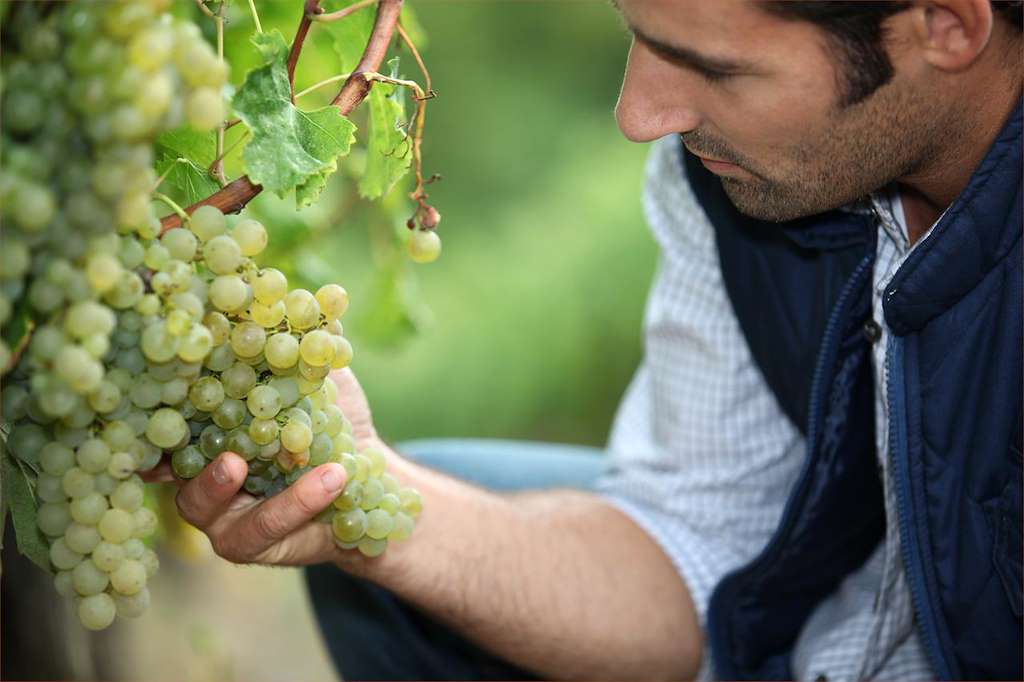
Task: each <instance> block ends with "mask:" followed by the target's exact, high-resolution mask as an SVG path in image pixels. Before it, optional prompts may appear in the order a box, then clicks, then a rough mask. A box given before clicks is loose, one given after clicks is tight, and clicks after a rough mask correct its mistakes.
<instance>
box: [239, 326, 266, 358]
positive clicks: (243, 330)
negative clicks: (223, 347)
mask: <svg viewBox="0 0 1024 682" xmlns="http://www.w3.org/2000/svg"><path fill="white" fill-rule="evenodd" d="M266 342H267V333H266V332H265V331H263V327H261V326H260V325H258V324H256V323H255V322H241V323H239V324H237V325H235V328H234V329H232V330H231V349H232V350H233V351H235V354H236V355H238V356H239V357H242V358H251V357H255V356H257V355H259V354H260V353H262V352H263V346H264V345H265V344H266Z"/></svg>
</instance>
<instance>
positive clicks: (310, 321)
mask: <svg viewBox="0 0 1024 682" xmlns="http://www.w3.org/2000/svg"><path fill="white" fill-rule="evenodd" d="M284 306H285V310H286V311H287V314H288V323H289V324H291V325H292V327H294V328H295V329H309V328H311V327H313V326H315V325H316V323H317V322H319V321H320V304H319V303H317V302H316V298H314V297H313V294H311V293H309V292H308V291H306V290H305V289H294V290H292V291H289V292H288V294H287V295H286V296H285V297H284Z"/></svg>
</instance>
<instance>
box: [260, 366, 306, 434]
mask: <svg viewBox="0 0 1024 682" xmlns="http://www.w3.org/2000/svg"><path fill="white" fill-rule="evenodd" d="M267 386H270V387H271V388H273V389H274V390H275V391H277V392H278V394H280V396H281V406H282V407H291V406H292V405H294V404H295V403H297V402H299V397H300V396H299V383H298V382H297V381H296V380H295V379H293V378H292V377H274V378H273V379H271V380H270V381H268V382H267ZM300 412H301V410H300ZM303 414H304V415H305V413H303ZM305 419H306V420H307V422H308V419H309V417H308V416H305ZM308 425H309V424H308V423H307V426H308Z"/></svg>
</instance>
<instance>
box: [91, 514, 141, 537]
mask: <svg viewBox="0 0 1024 682" xmlns="http://www.w3.org/2000/svg"><path fill="white" fill-rule="evenodd" d="M134 530H135V518H134V516H133V515H132V514H131V512H127V511H125V510H123V509H116V508H115V509H108V510H107V511H106V512H104V514H103V518H101V519H100V523H99V532H100V535H101V536H102V537H103V539H104V540H106V541H107V542H112V543H114V544H120V543H122V542H124V541H125V540H127V539H128V538H130V537H132V533H133V531H134Z"/></svg>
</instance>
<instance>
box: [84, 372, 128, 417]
mask: <svg viewBox="0 0 1024 682" xmlns="http://www.w3.org/2000/svg"><path fill="white" fill-rule="evenodd" d="M109 375H110V372H107V377H108V378H109ZM120 403H121V389H120V388H119V387H118V386H117V385H116V384H114V383H112V382H111V381H108V380H104V381H101V382H100V385H99V386H98V387H96V390H94V391H93V392H92V393H90V394H89V407H91V408H92V409H94V410H95V411H97V412H99V413H101V414H105V413H107V412H112V411H113V410H114V409H116V408H117V406H118V405H119V404H120Z"/></svg>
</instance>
